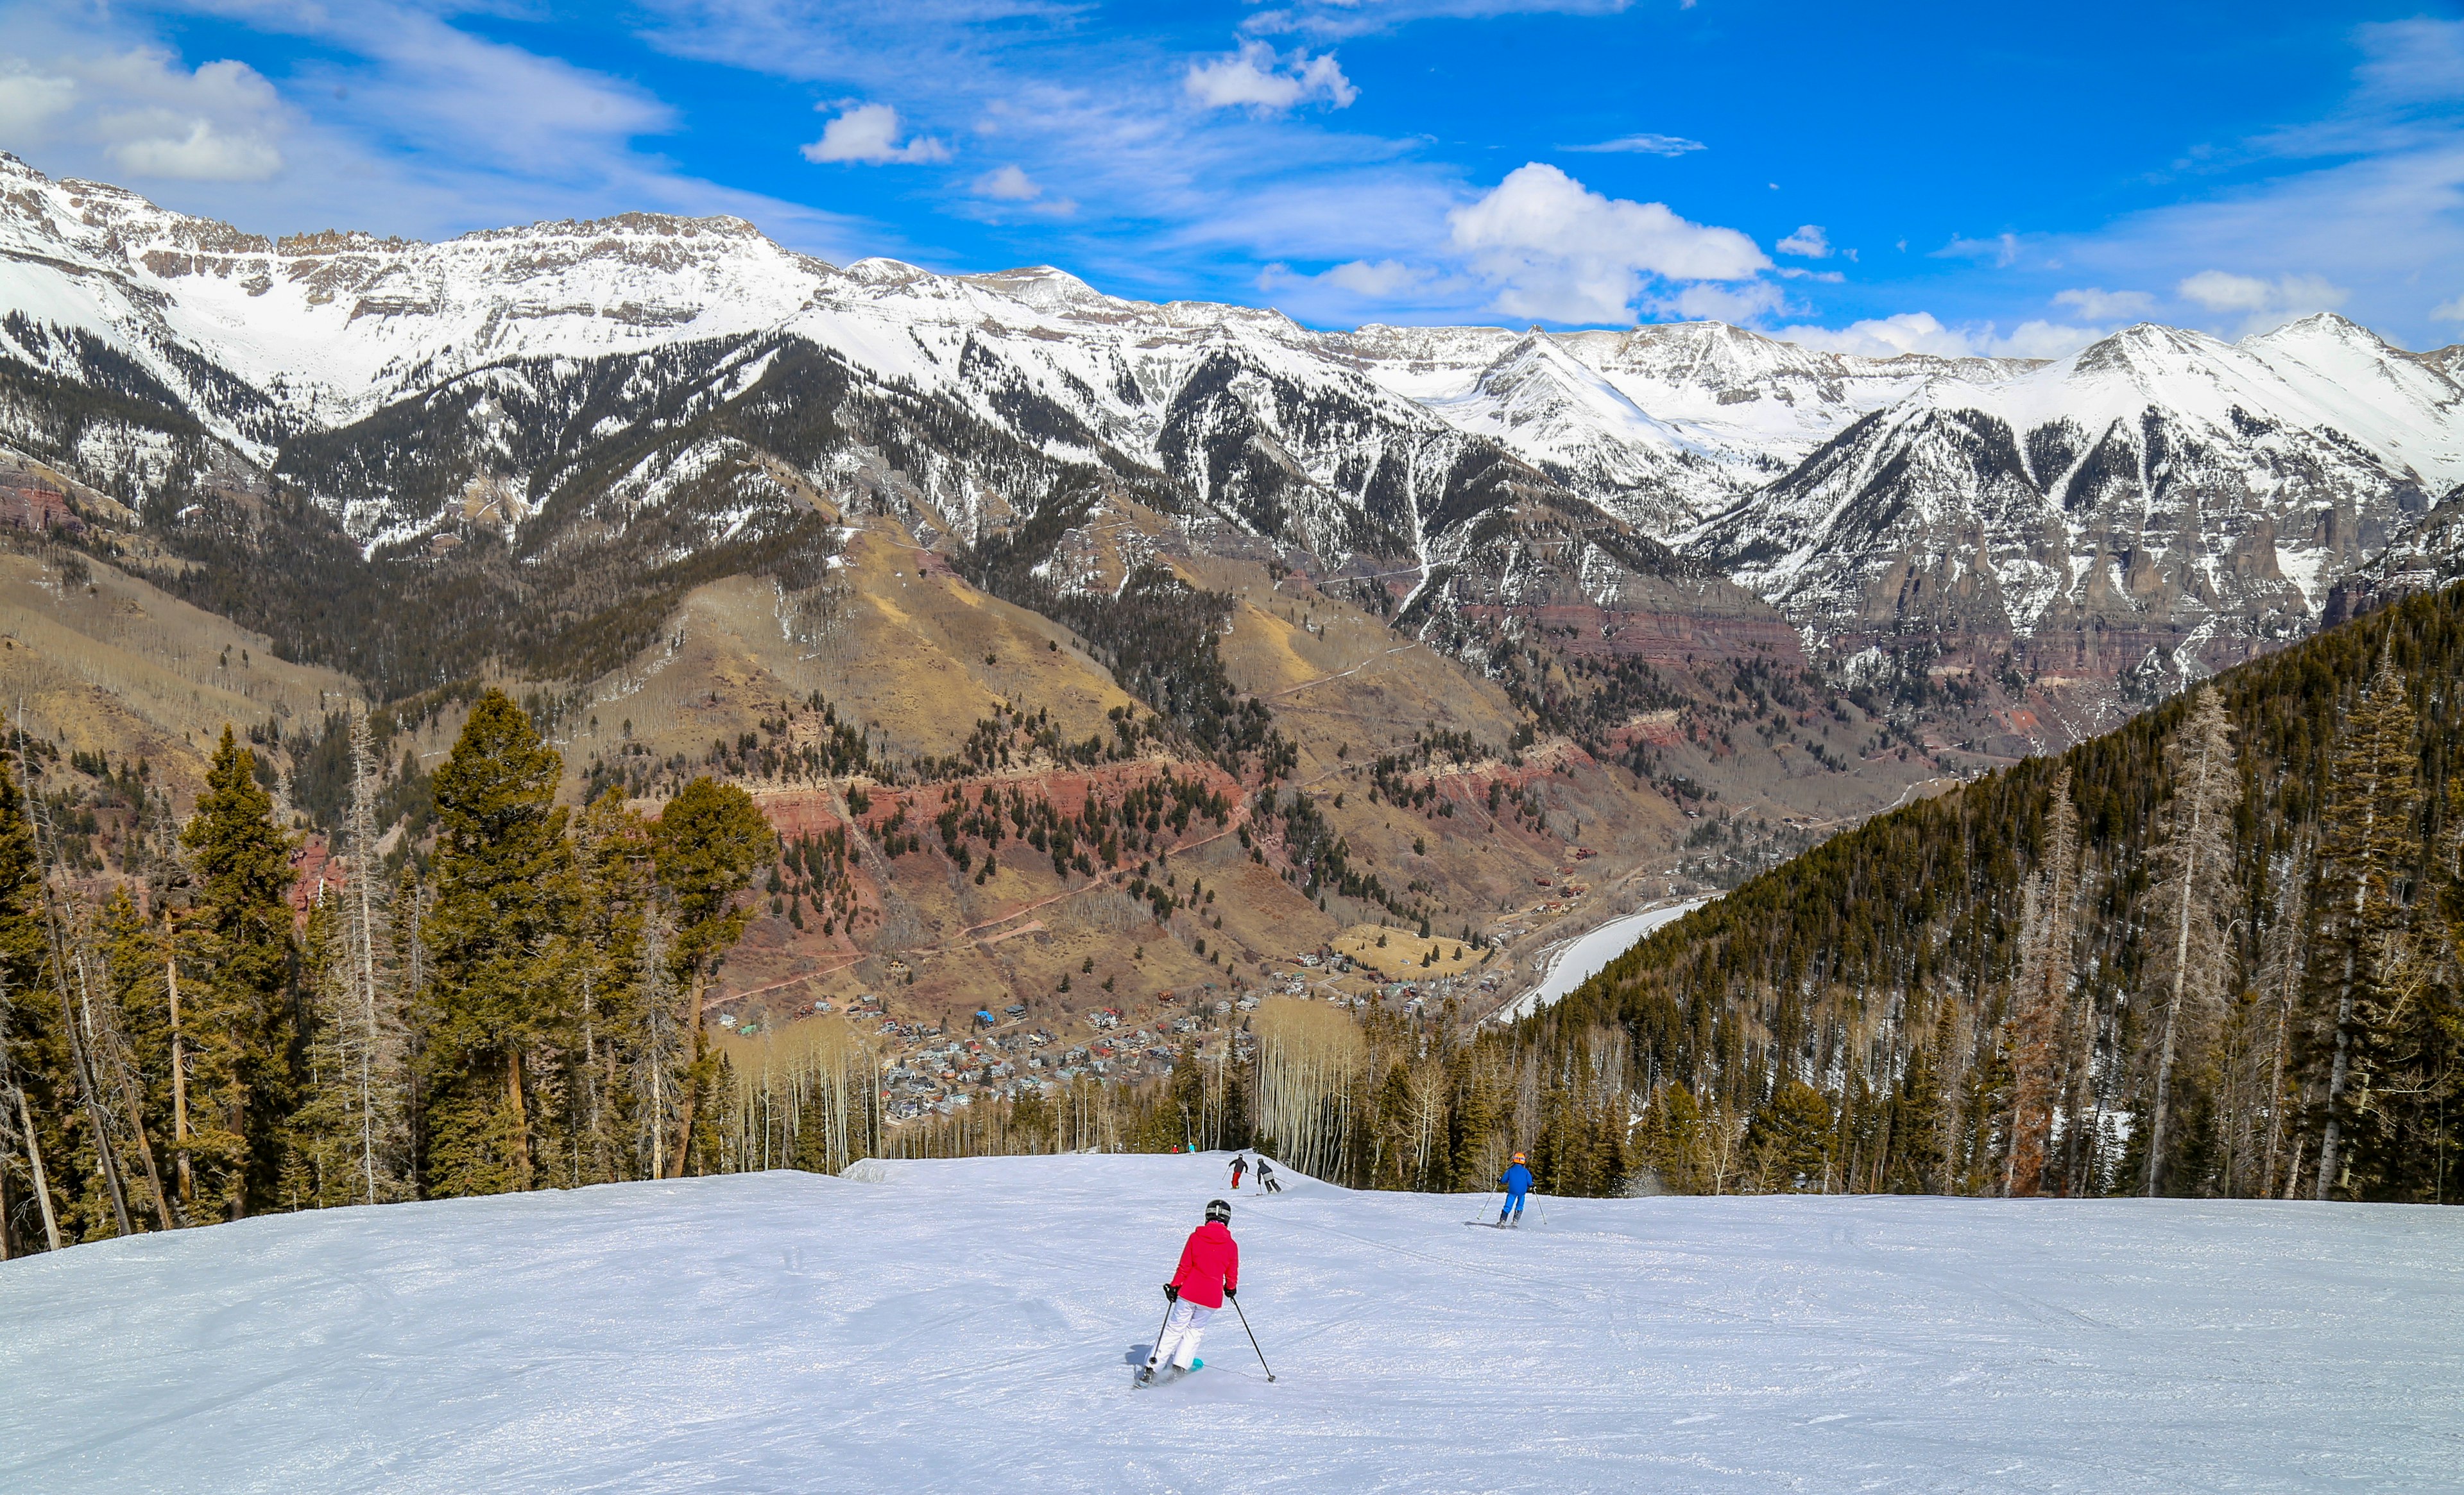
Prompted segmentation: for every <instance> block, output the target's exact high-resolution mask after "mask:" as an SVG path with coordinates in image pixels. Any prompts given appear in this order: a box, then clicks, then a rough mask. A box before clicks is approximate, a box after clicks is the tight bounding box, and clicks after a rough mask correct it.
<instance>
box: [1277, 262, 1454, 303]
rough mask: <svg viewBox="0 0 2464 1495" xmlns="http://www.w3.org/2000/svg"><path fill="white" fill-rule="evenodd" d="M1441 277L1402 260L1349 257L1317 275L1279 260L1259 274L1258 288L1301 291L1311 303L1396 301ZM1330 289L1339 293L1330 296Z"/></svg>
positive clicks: (1289, 292)
mask: <svg viewBox="0 0 2464 1495" xmlns="http://www.w3.org/2000/svg"><path fill="white" fill-rule="evenodd" d="M1440 282H1441V276H1440V275H1438V274H1437V273H1436V272H1434V271H1430V270H1426V269H1423V268H1421V267H1420V266H1418V265H1407V264H1405V263H1403V262H1402V261H1401V260H1399V259H1379V260H1367V259H1354V260H1347V261H1346V262H1344V263H1343V264H1340V265H1334V266H1331V267H1330V268H1328V269H1326V270H1322V271H1320V272H1318V273H1317V274H1316V275H1301V274H1299V273H1297V272H1295V271H1293V270H1292V269H1291V267H1289V266H1287V265H1284V264H1280V263H1277V264H1270V265H1268V266H1266V267H1265V269H1264V270H1262V271H1260V272H1259V273H1258V289H1259V290H1261V291H1264V292H1265V293H1266V294H1267V295H1269V296H1273V297H1290V296H1291V295H1293V294H1294V293H1298V294H1300V295H1301V296H1302V297H1303V298H1304V301H1305V302H1306V303H1307V304H1312V305H1330V306H1331V305H1336V304H1340V305H1344V306H1352V305H1353V304H1354V303H1356V302H1360V301H1393V300H1396V299H1397V298H1399V297H1406V296H1409V295H1412V294H1414V293H1417V292H1424V291H1426V290H1428V289H1429V288H1430V287H1431V286H1433V285H1436V284H1439V283H1440ZM1330 292H1331V293H1335V294H1334V295H1332V296H1329V295H1328V294H1327V293H1330Z"/></svg>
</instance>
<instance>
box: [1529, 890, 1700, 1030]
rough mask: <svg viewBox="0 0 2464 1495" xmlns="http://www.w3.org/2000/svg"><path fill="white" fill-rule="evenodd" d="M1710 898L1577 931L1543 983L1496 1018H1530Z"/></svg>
mask: <svg viewBox="0 0 2464 1495" xmlns="http://www.w3.org/2000/svg"><path fill="white" fill-rule="evenodd" d="M1710 901H1711V900H1710V899H1708V898H1688V899H1687V900H1685V901H1684V902H1683V903H1670V904H1663V905H1661V907H1659V908H1656V909H1645V910H1643V911H1642V912H1639V913H1629V914H1627V915H1625V917H1623V918H1617V919H1611V920H1609V921H1608V922H1607V923H1606V924H1603V925H1601V926H1600V927H1599V928H1597V929H1595V930H1593V931H1592V932H1591V933H1590V934H1577V935H1576V936H1574V938H1573V941H1571V942H1570V943H1568V944H1565V945H1562V946H1560V947H1559V948H1558V950H1557V953H1556V954H1555V955H1554V956H1551V957H1550V961H1549V969H1548V971H1547V972H1546V973H1544V974H1543V975H1542V976H1541V978H1540V984H1539V985H1537V986H1535V987H1533V988H1531V989H1530V990H1529V991H1528V992H1525V993H1524V994H1523V995H1522V996H1520V997H1517V998H1515V999H1514V1000H1512V1001H1510V1002H1507V1004H1506V1005H1505V1006H1503V1007H1501V1008H1499V1009H1498V1012H1497V1017H1496V1021H1497V1022H1513V1021H1514V1020H1515V1019H1517V1018H1528V1017H1529V1016H1530V1015H1531V1014H1533V1013H1535V1012H1538V1011H1539V1010H1540V1009H1541V1008H1543V1007H1546V1006H1548V1005H1549V1004H1550V1003H1551V1002H1553V1001H1556V1000H1560V999H1561V998H1563V997H1565V996H1566V995H1567V994H1568V993H1570V992H1572V991H1573V989H1574V988H1575V987H1577V986H1580V985H1582V984H1583V983H1584V982H1585V981H1588V980H1590V979H1591V978H1593V977H1595V976H1597V975H1598V974H1599V973H1600V968H1601V967H1602V966H1605V965H1607V964H1608V963H1609V962H1610V961H1612V960H1614V959H1616V958H1617V956H1621V955H1624V954H1625V953H1626V952H1627V951H1629V950H1631V949H1633V948H1634V946H1635V942H1636V941H1637V940H1639V939H1640V938H1642V936H1643V935H1645V934H1650V933H1651V932H1652V931H1653V930H1656V929H1659V928H1661V926H1662V925H1667V924H1674V923H1676V922H1677V921H1678V920H1679V919H1682V918H1683V917H1684V916H1685V915H1687V914H1689V913H1691V912H1694V911H1695V910H1697V909H1699V908H1701V907H1703V905H1705V904H1706V903H1708V902H1710Z"/></svg>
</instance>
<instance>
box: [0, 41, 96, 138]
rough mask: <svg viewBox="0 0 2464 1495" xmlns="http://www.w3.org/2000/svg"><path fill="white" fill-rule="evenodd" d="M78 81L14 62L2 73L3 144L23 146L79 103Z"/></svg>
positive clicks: (0, 131)
mask: <svg viewBox="0 0 2464 1495" xmlns="http://www.w3.org/2000/svg"><path fill="white" fill-rule="evenodd" d="M76 102H77V79H75V78H73V77H54V76H49V75H45V74H42V73H37V72H35V71H34V70H33V69H32V68H30V67H28V66H26V64H24V63H22V62H17V61H14V60H11V62H10V63H9V64H8V65H7V71H5V72H0V143H7V144H11V145H15V144H20V143H23V142H24V141H25V140H27V139H28V138H29V137H31V136H33V135H34V134H35V133H36V132H37V131H39V130H41V129H42V127H43V126H44V125H45V124H46V123H48V122H49V121H51V120H52V119H53V118H55V116H58V115H62V114H66V113H67V112H68V111H69V109H70V107H71V106H72V105H74V104H75V103H76Z"/></svg>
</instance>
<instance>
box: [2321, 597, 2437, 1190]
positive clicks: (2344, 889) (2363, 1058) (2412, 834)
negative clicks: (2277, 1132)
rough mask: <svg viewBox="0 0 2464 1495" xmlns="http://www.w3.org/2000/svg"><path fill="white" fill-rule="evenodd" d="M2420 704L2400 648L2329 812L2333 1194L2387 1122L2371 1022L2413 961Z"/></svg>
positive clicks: (2324, 961)
mask: <svg viewBox="0 0 2464 1495" xmlns="http://www.w3.org/2000/svg"><path fill="white" fill-rule="evenodd" d="M2415 732H2416V727H2415V721H2414V716H2413V710H2412V699H2411V696H2410V694H2409V692H2408V691H2407V689H2406V685H2405V681H2404V678H2403V677H2402V676H2401V675H2399V674H2398V673H2397V672H2396V670H2395V660H2394V651H2393V648H2392V646H2391V645H2389V646H2387V647H2384V648H2382V649H2381V651H2380V655H2379V665H2378V670H2377V671H2376V672H2375V673H2374V674H2373V675H2372V676H2371V679H2370V682H2369V684H2368V686H2367V687H2366V688H2365V689H2364V690H2363V691H2362V693H2361V695H2360V698H2359V699H2358V700H2356V701H2355V702H2354V704H2353V709H2352V711H2351V713H2350V714H2349V715H2347V716H2346V718H2345V721H2344V727H2343V732H2342V733H2341V734H2340V735H2339V737H2338V739H2337V744H2336V750H2335V754H2334V757H2333V758H2332V759H2331V763H2332V767H2331V769H2330V772H2329V774H2328V777H2327V785H2326V795H2325V804H2324V808H2323V810H2322V812H2321V816H2320V822H2321V824H2320V843H2319V862H2320V869H2319V890H2318V892H2317V894H2316V896H2315V897H2314V898H2313V899H2312V910H2313V913H2314V916H2315V917H2316V918H2317V920H2318V928H2317V933H2316V934H2315V935H2314V936H2313V938H2312V939H2311V941H2310V947H2311V953H2312V954H2311V958H2312V971H2313V989H2314V992H2315V993H2316V1001H2315V1005H2316V1007H2317V1008H2318V1009H2320V1010H2321V1014H2322V1016H2324V1017H2325V1019H2326V1022H2325V1026H2326V1029H2327V1032H2326V1038H2327V1052H2326V1055H2325V1064H2326V1066H2327V1077H2326V1098H2325V1107H2324V1114H2323V1116H2322V1118H2321V1126H2320V1136H2319V1170H2318V1176H2317V1178H2318V1181H2317V1183H2316V1185H2315V1186H2314V1192H2315V1193H2316V1196H2317V1197H2318V1198H2321V1199H2326V1198H2333V1197H2334V1196H2335V1194H2336V1193H2337V1192H2338V1191H2339V1190H2343V1189H2346V1188H2347V1187H2348V1184H2349V1180H2348V1179H2347V1178H2346V1177H2345V1172H2346V1170H2347V1169H2348V1168H2349V1166H2350V1164H2351V1158H2350V1156H2349V1155H2348V1149H2349V1147H2350V1145H2351V1142H2352V1140H2353V1137H2354V1134H2355V1133H2356V1132H2358V1131H2361V1130H2363V1129H2366V1128H2369V1127H2370V1126H2371V1125H2372V1123H2373V1121H2374V1120H2375V1119H2376V1117H2375V1115H2374V1108H2373V1105H2372V1101H2373V1096H2372V1093H2371V1088H2372V1083H2373V1081H2374V1080H2375V1079H2376V1078H2377V1074H2376V1061H2377V1059H2378V1058H2379V1054H2378V1052H2377V1049H2378V1045H2377V1044H2374V1043H2373V1042H2372V1040H2373V1038H2374V1037H2375V1036H2376V1035H2374V1034H2373V1033H2372V1032H2371V1030H2370V1024H2369V1019H2370V1017H2371V1015H2372V1014H2373V1013H2375V1012H2379V1011H2384V1010H2385V1009H2386V1008H2387V1006H2388V1005H2389V1003H2390V1001H2391V1000H2393V998H2394V995H2395V994H2394V991H2393V987H2394V983H2395V982H2396V981H2397V980H2398V979H2399V978H2400V977H2401V976H2402V974H2403V967H2404V966H2405V964H2406V958H2405V957H2406V951H2405V949H2404V941H2405V936H2406V934H2407V933H2408V923H2409V920H2408V918H2407V912H2408V911H2407V909H2406V902H2407V897H2408V894H2409V876H2410V874H2411V872H2412V870H2413V867H2414V858H2415V855H2416V853H2417V851H2418V847H2419V839H2418V836H2417V833H2416V829H2415V824H2414V822H2415V817H2416V816H2417V815H2418V814H2419V812H2420V804H2421V775H2420V769H2421V762H2420V758H2419V756H2418V753H2417V750H2416V746H2415Z"/></svg>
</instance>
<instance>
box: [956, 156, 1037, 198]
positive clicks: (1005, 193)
mask: <svg viewBox="0 0 2464 1495" xmlns="http://www.w3.org/2000/svg"><path fill="white" fill-rule="evenodd" d="M972 190H973V191H974V192H975V194H976V195H977V196H978V197H989V198H992V199H993V200H994V201H996V202H1003V203H1031V202H1033V201H1035V199H1037V198H1039V197H1042V196H1043V195H1044V188H1042V187H1038V186H1036V185H1035V180H1034V178H1032V177H1030V176H1028V175H1027V174H1026V173H1025V172H1024V171H1022V170H1020V169H1019V168H1018V167H1017V166H1015V165H1007V166H1001V167H998V168H996V169H994V170H991V171H987V172H985V173H984V174H983V175H982V176H979V177H978V178H976V180H975V183H974V185H973V187H972Z"/></svg>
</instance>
